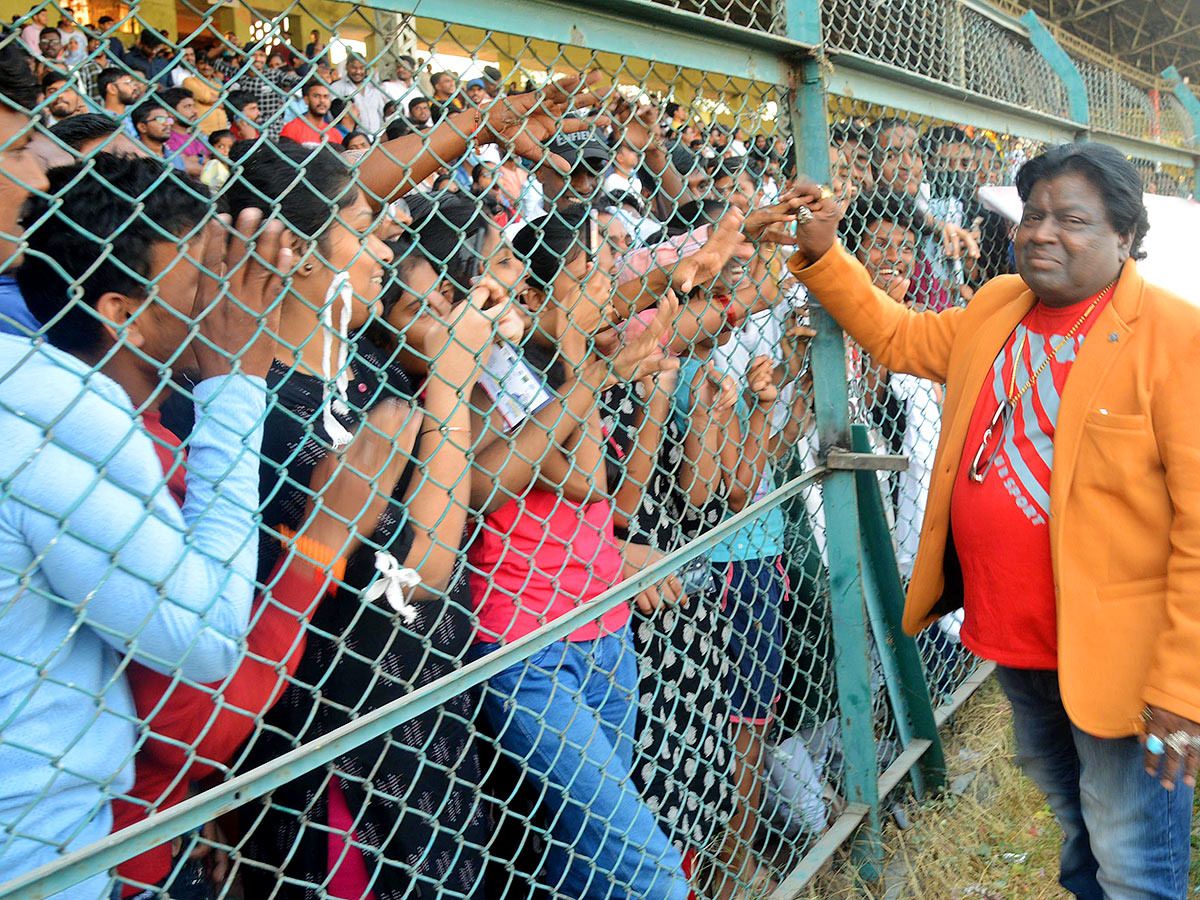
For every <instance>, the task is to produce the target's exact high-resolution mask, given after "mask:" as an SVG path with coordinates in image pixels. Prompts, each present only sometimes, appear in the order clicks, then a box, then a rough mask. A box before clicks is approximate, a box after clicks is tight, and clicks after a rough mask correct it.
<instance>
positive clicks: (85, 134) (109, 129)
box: [50, 113, 121, 150]
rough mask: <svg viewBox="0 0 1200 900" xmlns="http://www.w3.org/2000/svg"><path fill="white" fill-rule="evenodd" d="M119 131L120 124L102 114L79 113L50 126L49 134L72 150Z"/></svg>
mask: <svg viewBox="0 0 1200 900" xmlns="http://www.w3.org/2000/svg"><path fill="white" fill-rule="evenodd" d="M120 130H121V123H120V122H119V121H118V120H116V119H114V118H113V117H112V116H106V115H104V114H103V113H80V114H79V115H77V116H70V117H69V118H66V119H63V120H62V121H61V122H57V123H55V124H54V125H51V126H50V133H51V134H52V135H54V136H55V137H56V138H58V139H59V140H60V141H62V143H64V144H66V145H67V146H68V147H71V148H72V149H74V150H78V149H80V148H81V147H82V146H83V145H84V144H86V143H89V142H91V141H95V140H99V139H101V138H106V137H108V136H109V135H110V134H115V133H116V132H118V131H120Z"/></svg>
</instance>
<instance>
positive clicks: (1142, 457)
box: [790, 245, 1200, 737]
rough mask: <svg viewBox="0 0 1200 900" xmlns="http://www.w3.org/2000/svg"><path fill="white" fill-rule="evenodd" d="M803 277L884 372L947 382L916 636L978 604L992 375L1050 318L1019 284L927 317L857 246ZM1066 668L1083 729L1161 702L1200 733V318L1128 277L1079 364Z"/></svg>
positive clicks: (1005, 280) (1120, 726)
mask: <svg viewBox="0 0 1200 900" xmlns="http://www.w3.org/2000/svg"><path fill="white" fill-rule="evenodd" d="M800 262H801V261H800V258H799V257H798V256H796V257H793V261H792V264H791V265H790V268H791V271H792V272H793V274H795V275H796V277H797V278H799V279H800V281H801V282H803V284H804V285H805V287H807V288H808V290H809V292H810V293H811V295H812V296H813V298H814V299H815V300H817V301H818V302H819V303H820V304H821V305H822V306H823V307H825V309H827V310H828V311H829V312H830V313H831V314H832V315H833V316H834V318H836V319H837V320H838V322H840V323H841V325H842V327H843V328H844V329H845V330H846V331H847V332H848V333H849V334H850V335H851V336H852V337H853V338H854V339H855V340H856V341H858V342H859V343H860V344H861V345H862V346H863V348H864V349H866V350H867V352H869V353H870V354H871V355H872V356H873V357H874V358H875V359H876V360H877V361H878V362H879V363H880V365H882V366H886V367H887V368H888V369H892V370H895V371H898V372H908V373H910V374H913V375H918V376H920V377H922V378H929V379H932V380H933V381H938V382H943V383H945V385H946V398H945V403H944V406H943V410H942V431H941V441H940V443H939V445H938V450H937V456H936V457H935V460H934V468H933V475H932V480H931V484H930V489H929V499H928V501H927V503H926V507H925V521H924V523H923V525H922V528H921V543H920V549H919V551H918V554H917V561H916V565H915V568H914V569H913V575H912V581H911V582H910V584H909V588H908V597H907V599H906V601H905V607H904V629H905V631H907V632H908V633H909V634H915V633H916V632H918V631H919V630H921V629H922V628H924V627H926V626H927V625H929V624H931V623H932V622H934V621H935V620H936V619H937V618H938V617H939V616H940V615H942V614H944V613H946V612H950V611H951V610H953V609H955V608H957V607H959V606H961V605H962V602H963V596H962V595H963V585H962V570H961V568H960V567H959V564H958V558H957V555H956V554H955V551H954V542H953V540H952V539H951V535H950V493H951V490H952V489H953V486H954V479H955V475H956V474H957V471H958V465H959V460H960V459H961V458H962V456H963V453H964V452H969V453H973V452H974V451H975V448H974V447H971V448H967V449H966V450H965V451H964V447H963V444H964V442H965V440H966V432H967V426H968V424H969V421H970V418H971V413H972V411H973V410H974V407H975V402H976V400H977V399H978V397H979V392H980V390H981V388H982V387H983V385H984V381H985V379H986V378H987V377H988V376H989V374H990V372H991V368H992V363H993V361H994V360H995V358H996V356H997V355H998V354H999V353H1000V351H1001V350H1002V349H1003V347H1004V344H1005V342H1006V341H1007V339H1008V336H1009V335H1010V334H1011V333H1012V331H1013V329H1014V328H1016V326H1017V323H1018V322H1020V321H1021V318H1022V317H1023V316H1024V315H1025V313H1026V312H1028V311H1029V309H1030V308H1031V307H1032V306H1033V304H1034V302H1035V298H1034V296H1033V292H1032V291H1030V290H1029V288H1027V287H1026V286H1025V283H1024V282H1023V281H1022V280H1021V279H1020V278H1019V277H1018V276H1016V275H1004V276H1001V277H999V278H995V279H993V280H992V281H990V282H988V283H987V284H986V285H984V286H983V287H982V288H980V290H979V291H978V293H977V294H976V295H975V298H974V299H973V300H972V301H971V302H970V304H969V305H968V306H967V307H966V308H965V309H950V310H946V311H945V312H941V313H931V312H923V313H918V312H913V311H912V310H910V309H908V308H907V307H905V306H904V305H902V304H900V303H897V302H895V301H894V300H892V299H891V298H890V297H889V296H888V295H887V294H885V293H883V292H882V291H880V290H878V289H877V288H875V287H874V286H873V285H872V284H871V279H870V276H869V275H868V274H867V271H866V270H865V269H864V268H863V267H862V266H861V265H860V264H859V263H858V261H857V260H856V259H854V258H853V257H852V256H850V255H849V254H848V253H847V252H846V251H845V250H844V249H843V248H842V247H841V245H835V246H834V247H833V249H831V250H830V251H829V252H828V253H826V254H825V255H824V256H823V257H821V258H820V259H819V260H817V261H816V262H815V263H814V264H812V265H810V266H807V267H802V266H801V265H800ZM1049 528H1050V551H1051V558H1052V561H1053V565H1054V584H1055V599H1056V605H1057V611H1058V666H1059V684H1060V686H1061V690H1062V698H1063V704H1064V706H1065V707H1066V710H1067V713H1068V715H1070V717H1071V721H1072V722H1074V723H1075V724H1076V725H1077V726H1079V728H1081V729H1083V730H1084V731H1086V732H1088V733H1089V734H1093V735H1096V736H1098V737H1124V736H1128V735H1131V734H1134V733H1136V732H1137V731H1138V730H1139V716H1140V713H1141V710H1142V708H1143V706H1144V705H1145V704H1147V703H1149V704H1153V705H1155V706H1159V707H1162V708H1163V709H1166V710H1169V711H1170V712H1173V713H1176V714H1178V715H1181V716H1184V717H1186V718H1188V719H1191V720H1193V721H1200V307H1196V306H1193V305H1191V304H1189V303H1188V302H1187V301H1185V300H1183V299H1182V298H1180V297H1177V296H1176V295H1174V294H1172V293H1170V292H1168V291H1166V290H1163V289H1162V288H1158V287H1155V286H1154V285H1151V284H1147V283H1146V282H1145V280H1144V279H1143V278H1142V277H1141V276H1140V275H1139V274H1138V271H1137V266H1136V264H1135V263H1134V262H1133V261H1132V260H1130V261H1129V262H1127V263H1126V264H1125V267H1124V269H1123V270H1122V272H1121V277H1120V280H1119V281H1118V282H1117V288H1116V293H1115V295H1114V296H1113V299H1112V302H1111V303H1110V304H1108V305H1107V306H1106V307H1105V308H1104V310H1103V311H1102V312H1101V313H1100V315H1099V318H1098V319H1097V320H1096V322H1095V323H1094V324H1093V326H1092V329H1091V331H1090V332H1089V333H1088V337H1087V339H1086V340H1085V341H1084V343H1083V346H1082V347H1081V348H1080V351H1079V355H1078V357H1077V358H1076V360H1075V363H1074V365H1073V366H1072V367H1071V372H1070V375H1069V376H1068V378H1067V384H1066V387H1065V388H1064V390H1063V395H1062V400H1061V403H1060V406H1059V412H1058V422H1057V424H1056V426H1055V435H1054V467H1053V472H1052V473H1051V477H1050V517H1049Z"/></svg>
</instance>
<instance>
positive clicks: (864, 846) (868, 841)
mask: <svg viewBox="0 0 1200 900" xmlns="http://www.w3.org/2000/svg"><path fill="white" fill-rule="evenodd" d="M784 10H785V27H786V29H787V34H788V37H791V38H793V39H795V40H798V41H803V42H805V43H811V44H816V45H819V44H820V39H821V9H820V3H819V2H818V0H786V2H785V5H784ZM792 80H793V92H794V96H793V98H792V103H791V104H790V121H791V127H792V136H793V139H794V141H795V152H796V169H797V171H798V172H805V173H807V174H808V175H809V176H810V177H812V178H814V179H816V180H818V181H827V180H828V177H829V122H828V118H829V106H828V98H827V95H826V92H825V84H824V79H823V77H822V71H821V60H820V59H819V58H818V57H816V56H812V55H810V56H808V57H806V58H804V59H802V60H799V61H798V62H797V65H796V68H795V70H794V74H793V79H792ZM811 322H812V324H813V326H814V327H815V328H816V331H817V336H816V338H814V339H813V344H812V369H813V382H814V385H813V387H814V393H815V404H816V420H817V431H818V440H819V441H820V447H821V452H822V453H826V452H827V451H828V450H829V448H831V447H835V446H837V447H842V448H845V449H849V448H850V421H849V416H848V412H847V410H848V397H849V394H848V389H847V384H846V346H845V339H844V338H843V335H842V330H841V328H840V327H839V326H838V324H837V322H835V321H834V320H833V317H832V316H830V315H829V314H828V313H827V312H825V311H824V310H822V309H819V308H813V309H812V311H811ZM821 495H822V498H823V499H824V508H825V533H826V547H827V551H828V556H829V586H830V594H831V597H830V605H831V609H832V613H831V617H832V623H831V624H832V633H833V640H834V647H835V651H834V652H835V654H836V664H835V672H836V674H837V690H838V706H839V710H840V714H841V734H842V748H843V753H844V757H845V766H846V770H845V779H846V783H845V791H846V799H847V800H849V801H850V802H851V803H852V804H861V805H862V806H865V807H867V808H868V809H869V810H870V812H869V813H868V814H867V816H866V817H865V818H864V820H863V825H862V827H861V828H860V829H859V830H858V832H857V834H856V836H855V839H854V858H855V860H856V862H858V863H859V865H860V866H861V867H862V870H863V874H864V875H865V876H866V877H868V878H874V877H876V876H877V875H878V874H879V872H880V871H881V868H882V862H883V848H882V842H881V839H880V822H879V786H878V761H877V757H876V748H875V724H874V718H873V715H872V703H871V699H872V698H871V661H870V651H869V645H868V640H867V620H866V611H865V603H864V595H863V573H862V548H861V545H860V543H859V513H858V498H857V491H856V487H855V480H854V473H853V472H848V471H846V472H841V471H839V472H831V473H829V474H828V475H827V476H826V477H825V479H824V480H823V481H822V485H821Z"/></svg>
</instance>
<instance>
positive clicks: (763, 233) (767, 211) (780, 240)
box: [742, 190, 804, 244]
mask: <svg viewBox="0 0 1200 900" xmlns="http://www.w3.org/2000/svg"><path fill="white" fill-rule="evenodd" d="M803 205H804V201H803V200H801V199H800V195H799V193H798V192H797V191H795V190H790V191H785V192H784V193H783V194H781V195H780V197H779V202H778V203H772V204H771V205H770V206H763V207H759V208H758V209H756V210H753V211H752V212H751V213H750V214H749V215H748V216H746V221H745V222H744V223H743V224H742V233H743V234H744V235H746V238H747V239H748V240H751V241H763V242H767V243H772V244H795V243H796V236H795V235H794V234H792V233H791V232H790V231H789V230H788V228H787V226H788V225H791V224H793V223H794V222H795V221H796V213H797V211H798V210H799V209H800V207H801V206H803Z"/></svg>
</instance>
